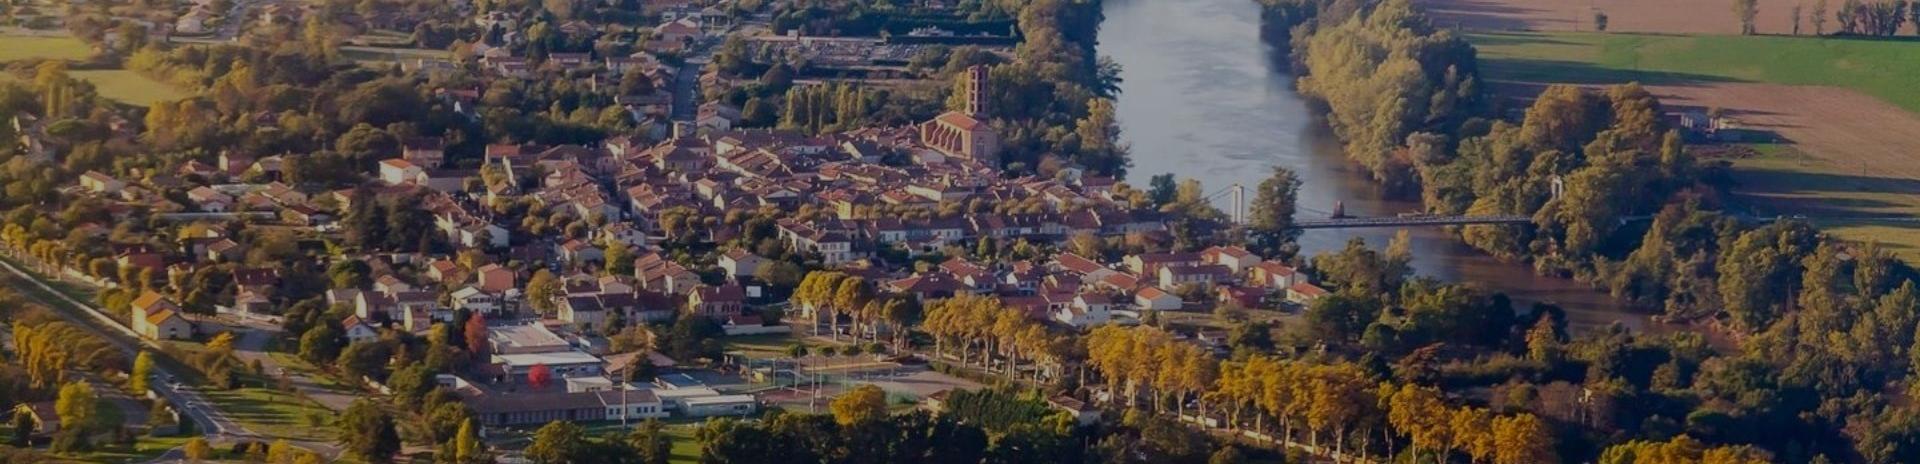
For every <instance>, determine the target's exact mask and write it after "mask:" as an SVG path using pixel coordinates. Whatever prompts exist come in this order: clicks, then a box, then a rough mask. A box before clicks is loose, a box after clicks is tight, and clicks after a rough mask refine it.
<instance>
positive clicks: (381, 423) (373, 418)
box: [338, 399, 400, 462]
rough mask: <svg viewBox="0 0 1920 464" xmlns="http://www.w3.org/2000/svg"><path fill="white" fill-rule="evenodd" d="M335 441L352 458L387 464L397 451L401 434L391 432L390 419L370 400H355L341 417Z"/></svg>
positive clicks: (391, 422) (384, 410)
mask: <svg viewBox="0 0 1920 464" xmlns="http://www.w3.org/2000/svg"><path fill="white" fill-rule="evenodd" d="M338 441H339V443H340V444H341V446H342V447H344V448H346V451H347V452H348V453H350V454H352V455H353V456H355V457H358V458H360V459H363V460H367V461H373V462H387V461H389V460H392V459H393V455H394V453H397V452H399V451H400V433H399V432H398V431H397V430H395V429H394V421H393V416H391V415H389V414H387V411H386V409H385V408H384V407H382V406H381V405H380V404H378V403H375V402H374V401H372V400H368V399H360V400H355V401H354V402H353V405H352V406H348V407H347V410H346V412H344V413H342V414H341V415H340V421H339V437H338Z"/></svg>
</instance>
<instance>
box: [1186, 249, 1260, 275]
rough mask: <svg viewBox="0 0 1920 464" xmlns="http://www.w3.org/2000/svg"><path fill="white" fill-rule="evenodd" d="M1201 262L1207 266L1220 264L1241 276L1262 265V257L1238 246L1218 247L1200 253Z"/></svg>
mask: <svg viewBox="0 0 1920 464" xmlns="http://www.w3.org/2000/svg"><path fill="white" fill-rule="evenodd" d="M1200 260H1201V261H1203V262H1206V263H1207V264H1218V265H1222V266H1226V267H1227V269H1232V270H1233V273H1235V274H1239V273H1241V272H1246V271H1247V270H1248V269H1252V268H1253V267H1254V266H1256V265H1259V264H1260V263H1261V260H1260V256H1259V255H1255V254H1253V253H1252V252H1249V251H1247V249H1246V248H1242V247H1238V246H1225V247H1221V246H1216V247H1211V248H1207V249H1206V250H1204V251H1201V252H1200Z"/></svg>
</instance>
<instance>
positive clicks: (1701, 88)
mask: <svg viewBox="0 0 1920 464" xmlns="http://www.w3.org/2000/svg"><path fill="white" fill-rule="evenodd" d="M1468 38H1469V40H1471V41H1473V42H1474V43H1475V45H1476V46H1477V47H1478V48H1479V49H1480V53H1481V58H1482V60H1483V61H1482V65H1483V67H1484V70H1485V72H1486V73H1487V76H1488V78H1489V80H1492V81H1494V82H1495V88H1496V89H1498V90H1499V92H1500V93H1501V94H1503V95H1504V96H1506V97H1510V98H1516V99H1525V98H1528V97H1530V96H1531V95H1532V94H1533V93H1536V92H1538V91H1539V90H1540V89H1541V88H1543V87H1544V85H1546V84H1549V83H1571V84H1582V85H1603V84H1613V83H1622V82H1641V83H1644V84H1646V85H1648V86H1649V90H1651V91H1653V92H1654V93H1655V94H1657V95H1659V96H1660V97H1661V100H1662V101H1663V102H1664V103H1665V104H1667V105H1668V106H1669V107H1675V108H1692V109H1702V110H1704V109H1711V108H1718V109H1721V110H1723V111H1725V112H1726V114H1728V115H1729V116H1731V117H1732V118H1733V119H1734V120H1735V121H1737V122H1738V123H1739V124H1740V125H1741V126H1742V127H1744V128H1747V129H1751V130H1754V131H1758V132H1760V133H1762V134H1765V135H1766V136H1767V138H1768V139H1770V140H1771V141H1774V142H1779V143H1778V144H1770V145H1767V146H1763V147H1761V148H1764V149H1762V150H1759V151H1758V153H1760V154H1759V156H1753V157H1746V158H1740V159H1734V160H1731V162H1732V166H1733V168H1734V171H1733V177H1734V180H1735V181H1736V182H1737V183H1738V185H1737V187H1736V189H1735V192H1736V193H1737V197H1736V200H1737V201H1738V204H1737V205H1736V207H1738V208H1741V209H1743V210H1745V212H1748V213H1752V214H1758V215H1774V214H1781V215H1804V216H1807V217H1809V218H1812V219H1814V220H1815V221H1816V222H1819V223H1821V224H1822V225H1823V226H1827V227H1828V230H1829V231H1830V232H1833V233H1834V234H1836V235H1838V236H1840V237H1843V238H1848V239H1853V240H1856V241H1869V240H1873V241H1879V242H1883V243H1885V244H1886V245H1887V246H1888V248H1890V249H1892V250H1893V251H1895V252H1897V253H1899V254H1900V255H1901V256H1902V257H1904V258H1907V259H1909V260H1910V261H1920V224H1915V223H1910V222H1898V221H1887V220H1883V219H1880V218H1885V217H1888V216H1896V215H1912V214H1916V213H1920V199H1917V198H1920V197H1916V196H1915V194H1920V181H1913V179H1920V163H1913V162H1912V154H1913V153H1920V140H1916V139H1914V138H1912V137H1908V136H1905V135H1903V134H1913V133H1920V116H1916V115H1917V114H1920V87H1916V86H1913V85H1912V84H1911V82H1912V81H1911V76H1914V75H1920V62H1916V61H1915V60H1912V59H1911V58H1902V57H1912V56H1914V55H1915V54H1920V42H1902V41H1881V40H1864V39H1838V38H1831V39H1829V38H1811V37H1779V36H1747V37H1743V36H1670V35H1642V34H1600V33H1539V32H1525V33H1508V32H1483V33H1474V34H1470V35H1469V36H1468Z"/></svg>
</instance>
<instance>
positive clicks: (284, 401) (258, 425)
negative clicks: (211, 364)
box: [204, 387, 334, 441]
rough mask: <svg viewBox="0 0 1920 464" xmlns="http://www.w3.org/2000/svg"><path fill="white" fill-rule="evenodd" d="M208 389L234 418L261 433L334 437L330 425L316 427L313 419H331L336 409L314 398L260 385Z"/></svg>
mask: <svg viewBox="0 0 1920 464" xmlns="http://www.w3.org/2000/svg"><path fill="white" fill-rule="evenodd" d="M204 393H205V394H206V396H207V401H208V402H210V403H213V405H214V407H216V408H219V409H220V411H222V412H225V413H226V414H227V416H228V417H231V418H233V420H234V422H239V423H240V425H243V426H245V427H246V428H247V429H249V430H252V431H254V432H257V433H260V434H261V435H266V436H268V437H273V438H288V439H294V440H311V441H327V440H332V439H333V438H334V437H333V435H332V434H330V433H329V429H327V428H326V427H316V426H315V425H314V424H313V423H312V422H311V421H312V420H313V419H321V420H331V418H332V417H333V416H334V413H333V412H332V411H328V410H327V409H326V408H323V407H320V405H318V404H314V403H313V401H311V400H303V399H300V398H295V397H294V396H293V395H291V394H288V393H285V392H281V391H278V390H272V389H266V388H257V387H250V388H239V389H234V390H209V391H205V392H204ZM321 425H325V423H322V424H321Z"/></svg>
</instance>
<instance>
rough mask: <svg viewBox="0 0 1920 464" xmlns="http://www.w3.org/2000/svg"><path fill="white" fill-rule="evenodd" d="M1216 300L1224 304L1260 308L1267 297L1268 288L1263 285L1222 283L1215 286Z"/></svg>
mask: <svg viewBox="0 0 1920 464" xmlns="http://www.w3.org/2000/svg"><path fill="white" fill-rule="evenodd" d="M1213 290H1214V292H1213V295H1214V301H1215V302H1217V303H1219V304H1221V305H1224V306H1239V307H1241V308H1258V307H1260V304H1261V303H1262V302H1263V301H1262V300H1265V299H1266V297H1267V292H1266V289H1264V288H1261V287H1242V286H1238V285H1221V286H1218V287H1214V289H1213Z"/></svg>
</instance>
